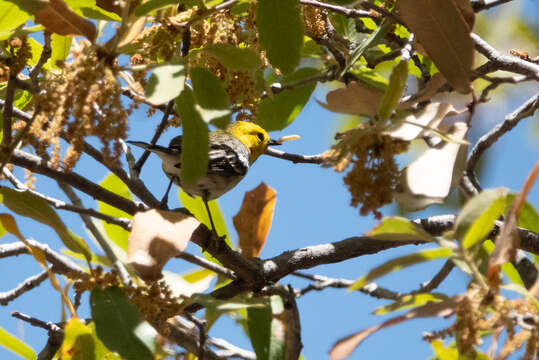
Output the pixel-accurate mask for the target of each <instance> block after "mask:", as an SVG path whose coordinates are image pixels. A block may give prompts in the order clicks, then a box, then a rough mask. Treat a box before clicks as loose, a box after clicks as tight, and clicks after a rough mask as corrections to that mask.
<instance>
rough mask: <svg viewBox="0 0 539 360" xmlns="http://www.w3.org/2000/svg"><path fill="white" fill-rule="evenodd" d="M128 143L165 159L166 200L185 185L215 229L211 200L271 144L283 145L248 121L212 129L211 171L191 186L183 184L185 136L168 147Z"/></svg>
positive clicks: (163, 164) (241, 177)
mask: <svg viewBox="0 0 539 360" xmlns="http://www.w3.org/2000/svg"><path fill="white" fill-rule="evenodd" d="M128 143H130V144H132V145H136V146H139V147H141V148H144V149H146V150H148V151H151V152H153V153H155V154H157V156H159V157H160V158H161V161H162V168H163V171H164V172H165V174H166V175H167V176H168V177H169V179H170V184H169V186H168V188H167V191H166V194H165V196H164V198H163V200H164V201H166V199H167V198H168V192H169V191H170V187H171V185H172V183H175V184H176V185H178V186H179V187H181V188H182V189H183V190H184V191H185V192H186V193H187V194H189V195H190V196H192V197H193V196H194V195H198V196H200V197H201V198H202V200H203V201H204V205H205V206H206V210H207V212H208V216H209V218H210V224H211V227H212V230H213V231H214V229H215V226H214V224H213V219H212V217H211V213H210V209H209V207H208V201H210V200H214V199H217V198H218V197H220V196H221V195H223V194H224V193H226V192H228V191H229V190H230V189H232V188H233V187H234V186H236V185H237V184H238V183H239V182H240V181H241V179H243V178H244V176H245V175H246V174H247V171H248V170H249V167H250V166H251V165H252V164H253V163H254V162H255V161H256V159H258V157H259V156H260V155H262V154H263V153H264V151H266V149H267V147H268V145H280V144H281V143H280V142H278V141H276V140H272V139H270V137H269V135H268V133H267V132H266V130H264V129H263V128H261V127H260V126H258V125H256V124H254V123H251V122H248V121H236V122H233V123H231V124H230V125H228V127H227V128H226V129H225V130H214V131H211V132H210V133H209V146H210V151H209V154H208V156H209V163H208V171H207V173H206V175H205V176H203V177H201V178H200V179H199V180H198V182H197V183H196V184H194V185H193V186H188V187H187V186H185V185H182V180H181V166H182V164H181V152H182V137H181V136H176V137H175V138H173V139H172V140H171V141H170V144H169V146H168V147H164V146H160V145H151V144H148V143H145V142H142V141H128Z"/></svg>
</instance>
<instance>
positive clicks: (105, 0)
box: [95, 0, 122, 16]
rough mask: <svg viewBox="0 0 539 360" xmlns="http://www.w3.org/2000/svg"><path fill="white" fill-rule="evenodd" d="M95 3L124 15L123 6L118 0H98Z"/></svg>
mask: <svg viewBox="0 0 539 360" xmlns="http://www.w3.org/2000/svg"><path fill="white" fill-rule="evenodd" d="M95 3H96V5H97V6H99V7H100V8H102V9H105V10H107V11H110V12H113V13H116V14H118V15H120V16H122V7H121V6H120V4H119V2H118V0H96V1H95Z"/></svg>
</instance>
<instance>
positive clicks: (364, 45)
mask: <svg viewBox="0 0 539 360" xmlns="http://www.w3.org/2000/svg"><path fill="white" fill-rule="evenodd" d="M392 24H393V23H392V22H391V21H388V20H386V21H384V22H383V23H382V24H381V25H380V26H379V27H378V28H377V29H376V30H375V31H374V32H373V33H372V34H371V35H370V36H369V37H368V38H366V39H365V40H363V41H362V42H361V44H359V45H358V46H357V47H356V48H355V49H354V50H353V51H352V54H350V57H349V58H348V59H347V60H346V66H345V67H344V69H343V70H342V71H341V74H340V76H343V75H344V74H346V73H347V72H348V70H350V68H351V67H352V66H353V65H354V64H355V63H356V61H358V60H359V58H360V57H361V56H362V55H363V53H364V52H365V50H367V49H368V48H370V47H372V46H374V45H376V44H378V43H379V42H380V40H381V39H383V38H384V36H386V34H387V32H388V31H389V30H390V29H391V27H392Z"/></svg>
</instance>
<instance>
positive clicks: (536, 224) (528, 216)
mask: <svg viewBox="0 0 539 360" xmlns="http://www.w3.org/2000/svg"><path fill="white" fill-rule="evenodd" d="M514 199H515V194H508V195H507V200H506V208H505V211H504V213H507V211H508V210H509V207H510V206H511V204H512V203H513V200H514ZM518 226H519V227H521V228H524V229H528V230H530V231H533V232H539V214H538V213H537V210H536V209H535V208H534V207H533V205H531V204H530V203H529V202H527V201H526V202H525V203H524V205H523V206H522V209H520V214H519V215H518Z"/></svg>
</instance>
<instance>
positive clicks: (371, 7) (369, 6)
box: [360, 1, 404, 25]
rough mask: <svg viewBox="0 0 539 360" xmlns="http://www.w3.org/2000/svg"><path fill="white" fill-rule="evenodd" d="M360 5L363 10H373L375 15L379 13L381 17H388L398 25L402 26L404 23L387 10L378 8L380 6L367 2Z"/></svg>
mask: <svg viewBox="0 0 539 360" xmlns="http://www.w3.org/2000/svg"><path fill="white" fill-rule="evenodd" d="M360 5H361V7H363V8H365V9H369V10H374V11H376V12H377V13H380V14H382V15H385V16H387V17H390V18H391V19H393V20H394V21H396V22H397V23H399V24H401V25H404V21H402V19H401V18H400V17H398V16H397V15H395V14H394V13H392V12H391V11H388V10H387V9H384V8H383V7H380V6H378V5H376V4H373V3H371V2H368V1H362V2H361V3H360Z"/></svg>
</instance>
